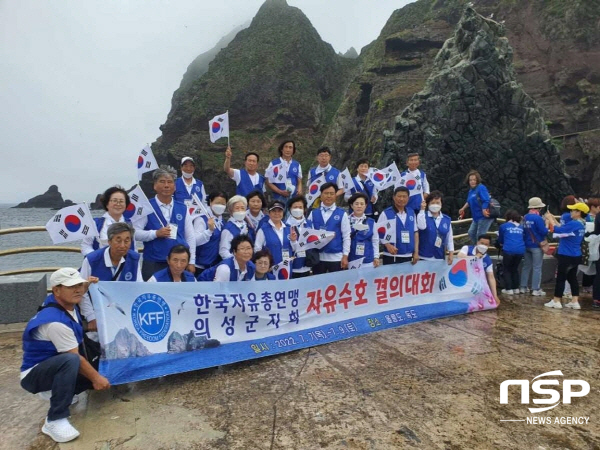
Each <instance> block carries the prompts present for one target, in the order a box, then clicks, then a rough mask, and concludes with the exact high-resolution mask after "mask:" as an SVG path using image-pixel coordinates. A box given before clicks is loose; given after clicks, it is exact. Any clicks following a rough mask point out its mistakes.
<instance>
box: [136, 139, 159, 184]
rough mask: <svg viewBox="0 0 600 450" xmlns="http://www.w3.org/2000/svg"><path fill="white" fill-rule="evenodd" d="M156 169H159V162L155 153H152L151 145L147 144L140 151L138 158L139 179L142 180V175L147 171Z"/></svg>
mask: <svg viewBox="0 0 600 450" xmlns="http://www.w3.org/2000/svg"><path fill="white" fill-rule="evenodd" d="M156 169H158V163H157V162H156V158H155V157H154V153H152V149H151V148H150V146H149V145H146V146H145V147H144V148H143V149H142V150H141V151H140V155H139V156H138V160H137V170H138V180H141V179H142V175H143V174H145V173H146V172H151V171H153V170H156Z"/></svg>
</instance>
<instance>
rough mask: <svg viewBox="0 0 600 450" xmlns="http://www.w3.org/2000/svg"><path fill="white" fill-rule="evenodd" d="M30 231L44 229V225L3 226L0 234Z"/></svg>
mask: <svg viewBox="0 0 600 450" xmlns="http://www.w3.org/2000/svg"><path fill="white" fill-rule="evenodd" d="M32 231H46V227H41V226H40V227H20V228H5V229H4V230H0V235H3V234H13V233H29V232H32Z"/></svg>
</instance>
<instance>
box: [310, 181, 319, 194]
mask: <svg viewBox="0 0 600 450" xmlns="http://www.w3.org/2000/svg"><path fill="white" fill-rule="evenodd" d="M309 191H310V195H315V194H316V193H317V192H319V185H317V184H313V185H312V186H311V187H310V189H309Z"/></svg>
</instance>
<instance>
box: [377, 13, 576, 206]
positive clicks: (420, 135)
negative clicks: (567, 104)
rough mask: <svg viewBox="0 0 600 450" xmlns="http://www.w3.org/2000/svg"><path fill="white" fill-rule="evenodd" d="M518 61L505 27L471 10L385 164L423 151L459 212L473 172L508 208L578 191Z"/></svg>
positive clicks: (432, 175) (389, 144)
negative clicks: (519, 75) (518, 73)
mask: <svg viewBox="0 0 600 450" xmlns="http://www.w3.org/2000/svg"><path fill="white" fill-rule="evenodd" d="M512 57H513V51H512V48H511V47H510V45H509V43H508V40H507V39H506V38H505V37H504V27H503V26H502V25H501V24H499V23H497V22H495V21H493V20H490V19H485V18H483V17H482V16H480V15H479V14H477V13H476V12H475V11H474V10H473V9H472V8H470V7H467V8H466V10H465V13H464V15H463V17H462V19H461V20H460V22H459V24H458V27H457V30H456V32H455V34H454V36H453V37H452V38H450V39H449V40H447V41H446V42H445V44H444V46H443V47H442V49H441V50H440V51H439V53H438V55H437V57H436V59H435V61H434V67H433V71H432V73H431V76H430V77H429V79H428V80H427V83H426V85H425V88H424V89H423V90H422V91H421V92H419V93H418V94H416V95H415V96H414V97H413V99H412V102H411V104H410V105H409V106H408V107H407V108H405V109H404V111H402V113H401V114H400V115H399V116H398V117H396V120H395V128H394V130H393V131H391V132H388V133H386V142H385V150H384V155H383V157H382V166H385V165H387V164H389V163H390V162H391V161H392V160H395V161H396V162H397V163H399V164H403V163H404V161H406V154H407V153H409V152H418V153H419V154H420V155H422V158H423V159H424V160H425V161H427V166H426V169H427V173H428V177H429V179H430V180H433V182H432V181H430V183H432V184H433V185H434V188H436V189H439V190H441V191H442V192H444V193H446V194H450V195H449V196H448V197H447V198H446V200H445V206H446V207H448V206H450V207H454V208H453V210H454V211H456V210H457V209H458V208H459V207H460V206H461V205H462V204H464V201H465V198H466V192H467V190H468V188H467V186H466V185H465V184H464V177H465V174H466V173H467V172H468V171H469V170H470V169H477V170H478V171H479V172H480V173H481V175H482V177H483V180H484V184H486V186H487V187H488V189H489V190H490V192H491V193H492V195H494V197H496V198H497V199H498V200H500V202H501V204H502V205H503V206H504V207H505V208H508V207H515V208H518V209H519V210H522V209H523V206H524V205H526V204H527V199H528V198H529V197H533V196H539V197H541V198H543V199H544V201H545V202H546V203H548V204H550V205H552V206H554V207H556V206H557V205H558V204H559V203H560V200H561V199H562V197H563V196H564V195H567V194H570V193H572V190H571V187H570V186H569V183H568V181H567V176H566V174H565V172H564V165H563V163H562V161H561V159H560V155H559V152H558V149H557V148H556V147H555V146H554V144H553V143H552V141H551V139H550V134H549V133H548V129H547V127H546V125H545V123H544V120H543V118H542V115H541V113H540V110H539V109H538V108H537V105H536V103H535V102H534V100H533V99H532V98H531V97H529V96H528V95H527V94H526V93H525V92H524V91H523V88H522V86H521V85H520V84H519V83H518V82H517V81H516V79H515V75H514V70H513V67H512ZM461 185H462V186H464V187H463V188H462V189H460V188H458V187H459V186H461ZM457 188H458V189H457Z"/></svg>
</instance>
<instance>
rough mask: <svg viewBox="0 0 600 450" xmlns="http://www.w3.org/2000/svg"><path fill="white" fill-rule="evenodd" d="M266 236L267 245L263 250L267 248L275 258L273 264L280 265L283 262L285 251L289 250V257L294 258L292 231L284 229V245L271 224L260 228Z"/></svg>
mask: <svg viewBox="0 0 600 450" xmlns="http://www.w3.org/2000/svg"><path fill="white" fill-rule="evenodd" d="M260 229H261V230H262V231H263V233H264V235H265V244H264V245H263V249H265V248H267V249H269V251H270V252H271V255H272V256H273V264H279V263H280V262H281V261H283V251H284V250H287V253H288V256H292V243H291V242H290V230H289V228H287V227H284V228H283V245H282V244H281V241H280V240H279V237H278V236H277V233H276V232H275V230H274V229H273V227H272V226H271V224H270V223H269V222H267V223H266V224H264V225H263V226H262V227H261V228H260Z"/></svg>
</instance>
